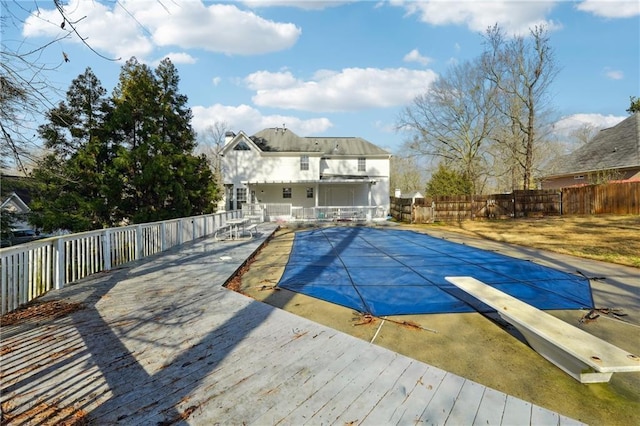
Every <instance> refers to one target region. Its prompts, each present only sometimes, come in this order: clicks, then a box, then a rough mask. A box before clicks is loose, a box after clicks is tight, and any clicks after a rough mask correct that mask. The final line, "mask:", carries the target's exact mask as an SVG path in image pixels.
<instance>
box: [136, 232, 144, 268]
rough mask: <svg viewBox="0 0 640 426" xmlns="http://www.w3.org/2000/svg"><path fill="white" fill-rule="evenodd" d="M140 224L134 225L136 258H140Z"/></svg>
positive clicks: (141, 253)
mask: <svg viewBox="0 0 640 426" xmlns="http://www.w3.org/2000/svg"><path fill="white" fill-rule="evenodd" d="M142 255H143V251H142V225H138V226H136V260H138V259H142Z"/></svg>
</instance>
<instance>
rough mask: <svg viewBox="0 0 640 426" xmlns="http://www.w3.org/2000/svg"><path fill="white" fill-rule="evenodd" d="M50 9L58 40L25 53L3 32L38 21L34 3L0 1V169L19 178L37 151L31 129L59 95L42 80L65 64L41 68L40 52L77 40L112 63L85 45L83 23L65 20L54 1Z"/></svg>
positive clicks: (19, 42) (34, 129) (65, 59)
mask: <svg viewBox="0 0 640 426" xmlns="http://www.w3.org/2000/svg"><path fill="white" fill-rule="evenodd" d="M53 3H54V5H55V7H56V9H57V10H58V12H59V13H60V21H59V23H55V25H59V26H60V28H61V31H62V35H61V36H60V37H57V38H54V39H51V40H49V41H48V42H46V43H44V44H42V45H40V46H36V47H33V48H30V47H26V46H27V45H26V44H25V43H24V40H11V39H7V37H6V36H5V32H6V30H7V28H8V27H9V26H14V27H19V26H20V25H23V24H24V18H23V17H22V14H26V15H28V16H33V17H36V18H38V19H42V18H41V17H40V14H39V5H38V1H37V0H34V1H32V2H22V1H17V0H13V1H9V0H2V1H0V7H1V8H2V16H1V17H0V24H1V30H2V37H1V40H2V42H1V49H0V142H1V143H0V154H1V158H0V167H2V168H3V169H5V168H9V167H12V166H13V167H15V168H17V169H18V170H19V171H20V172H21V173H23V174H27V170H28V165H29V163H31V162H33V161H34V160H35V159H36V158H35V157H36V153H37V152H38V151H41V148H40V147H39V144H38V143H37V123H39V122H41V121H42V117H43V114H44V113H45V111H47V110H50V109H52V108H54V107H55V105H54V104H53V103H51V101H50V99H51V98H53V97H54V96H59V95H61V92H60V90H59V89H58V88H57V87H56V86H55V85H54V84H52V83H51V82H50V81H49V79H48V77H47V75H48V73H49V72H50V71H54V70H57V69H59V68H60V67H62V66H63V65H64V63H65V62H68V61H69V58H68V56H67V54H66V53H65V52H63V53H62V56H61V57H60V60H59V62H57V63H50V64H47V63H45V62H43V61H42V55H43V53H44V51H45V50H46V49H47V48H48V47H50V46H52V45H54V44H56V43H57V42H59V41H61V40H64V39H69V38H77V39H78V40H80V41H81V42H82V43H84V44H85V46H87V48H89V49H90V50H91V51H93V52H94V53H95V54H96V55H98V56H99V57H101V58H103V59H105V60H110V61H114V60H117V59H112V58H107V57H105V56H103V55H101V54H100V53H98V52H97V51H95V50H94V49H93V48H92V47H91V45H90V44H89V43H87V41H86V38H85V37H83V36H82V35H81V34H80V32H79V31H78V30H77V27H76V24H77V23H78V22H79V21H81V20H82V19H84V18H80V19H79V20H71V19H70V18H69V15H68V14H67V12H66V11H65V9H64V6H63V4H62V2H61V1H60V0H54V2H53ZM9 6H11V7H9ZM17 12H20V13H17ZM11 163H13V164H11Z"/></svg>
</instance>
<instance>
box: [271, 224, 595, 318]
mask: <svg viewBox="0 0 640 426" xmlns="http://www.w3.org/2000/svg"><path fill="white" fill-rule="evenodd" d="M467 275H468V276H472V277H474V278H476V279H478V280H480V281H483V282H484V283H486V284H489V285H491V286H493V287H496V288H498V289H500V290H502V291H504V292H505V293H507V294H510V295H511V296H514V297H517V298H518V299H520V300H522V301H524V302H526V303H529V304H530V305H533V306H535V307H537V308H538V309H581V308H593V297H592V295H591V287H590V283H589V280H588V279H586V278H585V277H582V276H578V275H572V274H568V273H566V272H562V271H558V270H555V269H552V268H548V267H545V266H541V265H538V264H536V263H533V262H530V261H527V260H521V259H515V258H513V257H509V256H505V255H502V254H500V253H496V252H493V251H487V250H482V249H478V248H474V247H470V246H467V245H463V244H458V243H454V242H451V241H447V240H445V239H441V238H435V237H431V236H429V235H425V234H421V233H417V232H414V231H406V230H397V229H386V228H371V227H360V226H358V227H340V226H338V227H328V228H316V229H312V230H308V231H300V232H297V233H296V235H295V238H294V242H293V247H292V249H291V254H290V257H289V261H288V263H287V265H286V268H285V271H284V274H283V275H282V277H281V279H280V282H279V283H278V286H279V287H281V288H285V289H288V290H291V291H294V292H297V293H302V294H306V295H308V296H312V297H315V298H318V299H322V300H325V301H328V302H332V303H335V304H338V305H342V306H346V307H349V308H352V309H354V310H357V311H358V312H361V313H367V314H372V315H375V316H387V315H408V314H433V313H454V312H474V311H480V312H490V311H491V308H489V307H488V306H486V305H483V304H481V303H480V302H478V301H477V300H475V299H473V298H471V297H469V296H468V295H467V294H466V293H464V292H463V291H461V290H459V289H457V288H456V287H455V286H453V285H452V284H450V283H449V282H447V281H446V280H445V279H444V277H446V276H467Z"/></svg>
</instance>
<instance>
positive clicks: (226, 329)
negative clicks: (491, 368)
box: [0, 225, 578, 425]
mask: <svg viewBox="0 0 640 426" xmlns="http://www.w3.org/2000/svg"><path fill="white" fill-rule="evenodd" d="M274 229H275V226H274V225H261V227H260V231H261V234H260V235H258V236H257V237H256V238H254V239H252V240H249V241H225V242H215V241H214V240H213V239H212V238H211V239H206V240H201V241H198V242H196V243H193V244H187V245H185V246H183V247H181V248H179V249H178V250H173V251H170V252H167V253H165V254H163V255H161V256H158V257H155V258H151V259H147V260H145V261H143V262H140V263H135V264H132V265H131V266H129V267H126V268H121V269H118V270H113V271H110V272H107V273H101V274H98V275H95V276H93V277H90V278H88V279H85V280H82V281H81V282H79V283H76V284H74V285H71V286H68V287H67V288H65V289H63V290H60V291H55V292H51V293H49V294H48V295H46V296H45V297H44V298H43V299H42V300H43V301H51V300H58V301H64V302H67V303H72V302H80V303H82V304H83V306H84V308H83V309H80V310H77V311H75V312H73V313H70V314H67V315H64V316H60V317H58V318H53V317H51V316H46V315H45V316H43V315H41V316H39V317H35V318H32V319H30V320H27V321H24V322H22V323H20V324H16V325H8V326H3V327H2V339H1V346H0V354H1V355H2V359H1V366H0V378H1V380H2V384H1V397H0V398H1V402H2V410H3V422H2V424H5V422H7V421H9V422H8V424H16V425H19V424H25V425H26V424H60V423H61V422H64V421H67V422H68V424H71V423H72V422H73V421H74V420H80V421H88V422H89V423H91V424H98V425H109V424H126V425H134V424H135V425H146V424H148V425H159V424H160V425H168V424H190V425H211V424H255V425H275V424H291V425H302V424H309V425H320V424H342V425H344V424H371V425H387V424H411V425H415V424H451V425H467V424H482V425H487V424H490V425H498V424H504V425H515V424H541V425H551V424H553V425H565V424H567V425H570V424H578V422H577V421H574V420H572V419H569V418H567V417H564V416H561V415H558V414H557V413H554V412H551V411H549V410H546V409H544V408H541V407H538V406H535V405H533V404H530V403H528V402H526V401H523V400H520V399H518V398H514V397H512V396H509V395H506V394H504V393H502V392H498V391H495V390H492V389H489V388H486V387H485V386H482V385H480V384H478V383H474V382H472V381H470V380H466V379H464V378H462V377H459V376H456V375H453V374H450V373H447V372H446V371H443V370H441V369H438V368H435V367H432V366H429V365H427V364H424V363H422V362H418V361H416V360H413V359H411V358H408V357H405V356H402V355H399V354H397V353H395V352H392V351H389V350H387V349H384V348H381V347H378V346H375V345H373V344H370V343H368V342H366V341H363V340H359V339H356V338H354V337H351V336H348V335H346V334H343V333H341V332H338V331H335V330H333V329H330V328H327V327H324V326H321V325H319V324H317V323H314V322H311V321H308V320H306V319H304V318H300V317H297V316H295V315H292V314H290V313H287V312H285V311H282V310H279V309H276V308H273V307H271V306H269V305H267V304H263V303H260V302H256V301H254V300H252V299H249V298H247V297H245V296H242V295H240V294H237V293H235V292H232V291H230V290H227V289H226V288H223V287H222V284H224V283H225V282H226V281H227V280H228V278H229V277H231V276H232V275H233V274H234V273H235V271H236V270H237V269H238V268H240V267H241V266H242V264H243V262H244V261H245V260H246V259H247V258H248V257H249V256H250V255H251V254H252V253H254V252H255V251H256V250H257V249H258V248H259V246H260V245H261V244H262V243H263V242H264V240H265V238H266V237H267V235H268V234H269V233H270V232H272V231H273V230H274Z"/></svg>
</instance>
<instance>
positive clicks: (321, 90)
mask: <svg viewBox="0 0 640 426" xmlns="http://www.w3.org/2000/svg"><path fill="white" fill-rule="evenodd" d="M436 78H437V75H436V73H435V72H433V71H431V70H424V71H417V70H410V69H406V68H388V69H377V68H346V69H343V70H342V71H340V72H336V71H332V70H320V71H318V72H316V74H315V75H314V76H313V78H311V79H310V80H307V81H304V80H301V79H297V78H295V77H294V76H293V75H292V74H291V73H289V72H286V73H270V72H268V71H260V72H258V73H254V74H251V75H249V76H248V77H247V78H246V79H245V82H246V83H247V85H248V86H249V88H251V89H253V90H256V94H255V95H254V96H253V98H252V100H253V102H254V103H255V104H256V105H259V106H269V107H273V108H283V109H297V110H302V111H314V112H335V111H356V110H362V109H368V108H385V107H392V106H398V105H405V104H407V103H409V102H411V101H412V100H413V99H414V98H415V96H416V95H418V94H420V93H423V92H424V91H426V90H427V89H428V87H429V85H430V84H431V83H432V82H433V81H434V80H435V79H436Z"/></svg>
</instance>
